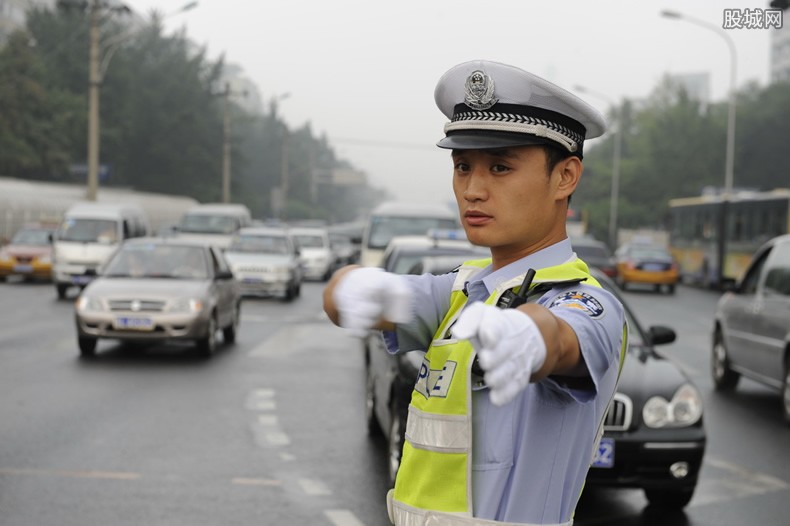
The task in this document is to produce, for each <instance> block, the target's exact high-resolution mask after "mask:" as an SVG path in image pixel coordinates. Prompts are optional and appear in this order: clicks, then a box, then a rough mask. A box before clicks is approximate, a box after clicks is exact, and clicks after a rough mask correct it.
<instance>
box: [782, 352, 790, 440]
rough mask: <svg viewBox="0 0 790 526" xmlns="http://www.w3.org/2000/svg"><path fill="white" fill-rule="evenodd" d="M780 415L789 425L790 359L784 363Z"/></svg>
mask: <svg viewBox="0 0 790 526" xmlns="http://www.w3.org/2000/svg"><path fill="white" fill-rule="evenodd" d="M782 415H783V416H784V419H785V423H786V424H787V425H790V361H788V362H786V363H785V381H784V383H783V384H782Z"/></svg>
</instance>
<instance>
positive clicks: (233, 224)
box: [179, 214, 241, 234]
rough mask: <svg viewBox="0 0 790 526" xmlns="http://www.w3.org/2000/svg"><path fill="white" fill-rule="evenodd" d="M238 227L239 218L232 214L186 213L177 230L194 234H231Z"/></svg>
mask: <svg viewBox="0 0 790 526" xmlns="http://www.w3.org/2000/svg"><path fill="white" fill-rule="evenodd" d="M240 227H241V225H240V224H239V220H238V219H237V218H235V217H232V216H227V215H210V214H186V215H185V216H184V217H183V219H182V220H181V225H180V227H179V230H180V231H181V232H190V233H195V234H232V233H234V232H236V231H237V230H238V229H239V228H240Z"/></svg>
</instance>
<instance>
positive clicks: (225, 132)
mask: <svg viewBox="0 0 790 526" xmlns="http://www.w3.org/2000/svg"><path fill="white" fill-rule="evenodd" d="M216 95H222V202H223V203H230V199H231V195H230V178H231V171H230V167H231V154H232V151H231V142H232V139H233V136H232V134H231V120H230V112H231V110H232V109H233V108H232V107H231V101H230V97H231V96H232V95H241V96H243V97H246V96H247V90H242V91H235V92H234V91H233V90H231V89H230V82H225V89H224V90H223V91H221V92H220V93H216Z"/></svg>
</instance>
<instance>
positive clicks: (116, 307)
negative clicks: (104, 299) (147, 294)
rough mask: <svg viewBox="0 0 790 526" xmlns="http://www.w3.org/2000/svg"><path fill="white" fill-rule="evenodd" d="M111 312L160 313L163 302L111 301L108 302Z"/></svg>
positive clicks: (162, 308)
mask: <svg viewBox="0 0 790 526" xmlns="http://www.w3.org/2000/svg"><path fill="white" fill-rule="evenodd" d="M109 304H110V310H111V311H134V312H162V311H163V310H164V309H165V302H164V301H151V300H112V301H110V302H109Z"/></svg>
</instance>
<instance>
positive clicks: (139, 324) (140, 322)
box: [113, 316, 154, 331]
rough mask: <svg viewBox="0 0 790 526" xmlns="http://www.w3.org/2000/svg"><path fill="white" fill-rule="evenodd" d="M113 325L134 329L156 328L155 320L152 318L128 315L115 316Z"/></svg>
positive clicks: (117, 327) (118, 327) (148, 329)
mask: <svg viewBox="0 0 790 526" xmlns="http://www.w3.org/2000/svg"><path fill="white" fill-rule="evenodd" d="M113 327H115V328H116V329H126V330H133V331H150V330H153V328H154V320H152V319H151V318H132V317H127V316H118V317H117V318H115V322H114V323H113Z"/></svg>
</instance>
